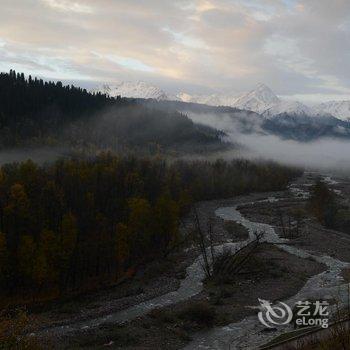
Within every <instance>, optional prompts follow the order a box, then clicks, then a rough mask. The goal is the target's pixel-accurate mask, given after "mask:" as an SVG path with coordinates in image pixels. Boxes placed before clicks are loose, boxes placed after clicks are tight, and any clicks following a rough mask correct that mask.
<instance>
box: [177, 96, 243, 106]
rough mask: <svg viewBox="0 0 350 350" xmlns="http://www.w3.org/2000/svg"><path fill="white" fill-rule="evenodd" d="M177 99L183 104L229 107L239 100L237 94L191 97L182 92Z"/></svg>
mask: <svg viewBox="0 0 350 350" xmlns="http://www.w3.org/2000/svg"><path fill="white" fill-rule="evenodd" d="M176 99H177V100H179V101H183V102H192V103H200V104H205V105H209V106H229V107H231V106H232V105H233V103H234V101H235V100H236V99H237V95H235V94H212V95H190V94H187V93H186V92H181V93H179V94H177V95H176Z"/></svg>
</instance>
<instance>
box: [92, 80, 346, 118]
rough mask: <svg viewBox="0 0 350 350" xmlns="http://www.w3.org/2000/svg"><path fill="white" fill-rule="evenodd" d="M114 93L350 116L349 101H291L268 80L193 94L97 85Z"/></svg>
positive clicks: (271, 112)
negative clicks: (247, 86) (230, 89)
mask: <svg viewBox="0 0 350 350" xmlns="http://www.w3.org/2000/svg"><path fill="white" fill-rule="evenodd" d="M96 91H100V92H102V93H106V94H108V95H110V96H112V97H115V96H122V97H128V98H144V99H154V100H158V101H161V100H172V101H182V102H192V103H199V104H205V105H209V106H228V107H235V108H238V109H244V110H249V111H253V112H256V113H258V114H260V115H262V116H264V117H265V118H273V117H275V116H278V115H282V114H288V115H293V116H320V115H332V116H334V117H336V118H338V119H341V120H349V119H350V101H330V102H325V103H321V104H319V105H316V106H314V107H308V106H307V105H305V104H303V103H301V102H298V101H289V100H283V99H281V98H279V97H278V96H277V95H276V94H275V93H274V92H273V91H272V90H271V89H270V88H269V87H268V86H266V85H265V84H258V85H257V87H256V88H255V89H253V90H251V91H249V92H247V93H243V94H241V95H237V94H235V93H226V94H219V93H218V94H211V95H191V94H188V93H185V92H181V93H179V94H177V95H176V96H175V95H171V94H168V93H167V92H165V91H163V90H162V89H160V88H159V87H157V86H153V85H150V84H148V83H145V82H143V81H139V82H130V81H126V82H120V83H115V84H111V85H108V84H104V85H102V86H99V87H98V88H96V89H94V90H93V92H96Z"/></svg>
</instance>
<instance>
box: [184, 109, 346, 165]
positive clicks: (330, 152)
mask: <svg viewBox="0 0 350 350" xmlns="http://www.w3.org/2000/svg"><path fill="white" fill-rule="evenodd" d="M186 114H187V115H188V116H189V117H190V118H191V119H192V120H193V121H194V122H196V123H202V124H205V125H208V126H211V127H214V128H216V129H219V130H223V131H225V132H226V134H227V135H228V139H229V140H231V141H234V142H237V143H239V144H240V145H241V146H242V149H241V150H240V151H239V152H238V154H239V156H241V157H248V158H267V159H272V160H275V161H278V162H282V163H285V164H290V165H297V166H302V167H306V168H311V169H320V170H329V171H350V140H349V141H346V140H339V139H322V140H319V141H313V142H298V141H293V140H282V139H280V138H279V137H277V136H273V135H266V134H264V133H263V132H262V129H261V128H260V126H259V122H256V120H255V121H254V123H252V124H251V126H252V127H253V129H254V130H255V132H254V133H250V134H247V133H244V130H242V125H241V122H238V121H233V120H232V118H230V117H229V116H228V115H225V114H221V115H219V116H218V115H215V114H209V113H208V114H195V113H192V112H189V113H186ZM242 117H244V116H242ZM225 156H227V155H225Z"/></svg>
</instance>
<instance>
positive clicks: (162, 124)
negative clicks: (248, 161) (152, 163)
mask: <svg viewBox="0 0 350 350" xmlns="http://www.w3.org/2000/svg"><path fill="white" fill-rule="evenodd" d="M220 136H221V134H220V132H218V131H216V130H214V129H211V128H209V127H205V126H201V125H196V124H194V123H193V122H192V121H191V120H190V119H189V118H188V117H186V116H185V115H183V114H181V113H178V112H175V111H161V110H157V109H155V108H153V107H146V106H144V105H142V104H139V103H137V102H136V101H134V100H131V99H125V98H120V97H117V98H111V97H108V96H106V95H104V94H101V93H96V94H92V93H89V92H87V91H86V90H85V89H81V88H78V87H74V86H72V85H67V86H63V85H62V83H61V82H50V81H49V82H46V81H43V80H42V79H37V78H34V79H33V78H32V77H31V76H29V77H28V79H26V78H25V76H24V74H23V73H21V74H20V73H16V72H15V71H13V70H11V71H10V73H0V148H11V147H16V146H35V147H40V146H44V145H45V146H64V147H65V148H69V149H74V150H78V151H83V152H85V151H89V152H91V153H93V152H95V151H96V150H100V149H105V150H106V149H110V150H114V151H118V152H125V151H134V150H137V151H144V153H153V154H154V153H159V151H162V150H164V149H165V150H169V149H171V150H172V151H184V150H186V151H202V152H203V151H207V150H208V148H210V147H211V148H215V149H217V148H218V147H219V148H222V147H223V146H224V145H223V143H222V142H221V139H220ZM146 151H147V152H146Z"/></svg>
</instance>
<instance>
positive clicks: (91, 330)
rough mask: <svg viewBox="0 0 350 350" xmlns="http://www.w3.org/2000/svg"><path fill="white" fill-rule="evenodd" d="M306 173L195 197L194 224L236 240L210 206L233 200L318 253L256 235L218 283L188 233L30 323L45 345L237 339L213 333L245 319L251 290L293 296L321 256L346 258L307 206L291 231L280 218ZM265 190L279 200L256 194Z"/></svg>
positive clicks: (346, 245) (296, 203) (344, 247)
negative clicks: (155, 256) (280, 185)
mask: <svg viewBox="0 0 350 350" xmlns="http://www.w3.org/2000/svg"><path fill="white" fill-rule="evenodd" d="M315 177H316V174H310V173H309V174H306V175H304V176H303V177H302V178H300V179H299V180H298V181H297V182H296V183H295V184H293V186H292V187H291V188H290V189H289V190H288V191H285V192H278V193H276V192H274V193H261V194H252V195H249V196H240V197H237V198H235V199H232V200H217V201H208V202H201V203H198V205H197V212H198V216H199V221H200V225H201V227H203V228H205V227H207V225H208V222H209V221H210V222H211V223H212V227H213V239H214V244H215V245H222V244H226V245H227V244H229V245H230V244H235V242H240V241H242V242H243V241H245V240H246V239H247V238H248V236H249V232H248V231H247V229H246V228H245V227H244V225H243V226H242V225H238V224H237V223H232V222H231V224H230V222H229V221H227V220H223V219H222V218H220V217H219V216H218V215H217V213H218V211H217V210H218V208H223V207H224V208H228V207H235V206H237V205H239V206H238V207H237V210H239V212H240V213H241V214H242V216H243V217H244V218H247V219H248V220H250V221H252V222H259V223H264V224H268V225H270V226H271V227H273V228H274V230H275V232H276V233H277V235H278V236H279V237H281V238H287V239H288V241H287V242H286V243H285V244H284V246H290V247H291V249H294V250H295V249H297V250H298V249H300V250H302V251H306V252H310V253H312V254H313V256H314V257H315V256H316V257H320V259H317V258H316V259H315V258H312V257H306V258H305V256H300V257H298V256H296V255H294V254H292V253H289V252H288V249H289V248H288V249H287V250H286V249H281V248H282V246H281V247H280V246H279V244H277V243H276V244H275V243H274V244H272V243H271V242H267V243H263V244H262V245H261V246H260V247H259V248H258V250H257V251H256V252H255V253H254V256H253V258H252V259H251V260H250V261H249V263H248V266H247V267H246V268H245V269H246V270H245V273H242V274H239V275H237V276H236V277H235V280H234V282H233V283H232V284H226V285H224V286H217V285H215V284H213V283H211V282H210V281H205V282H204V283H202V282H201V280H202V278H203V277H204V276H202V275H203V272H200V269H199V268H200V263H199V262H197V260H198V259H197V257H198V255H199V251H198V249H197V247H196V246H195V245H194V244H192V243H189V244H188V245H187V247H185V248H184V249H183V250H182V251H181V252H178V253H176V254H173V255H172V256H170V257H169V258H167V260H165V261H162V262H158V263H155V264H153V265H151V266H149V267H148V268H147V269H143V270H140V271H139V272H138V273H137V275H136V277H135V278H134V279H133V280H131V281H128V282H125V283H124V284H123V285H120V286H115V287H113V288H110V289H109V290H106V291H103V292H99V293H94V294H91V295H88V296H84V297H80V298H77V299H76V300H72V301H70V302H69V303H63V304H60V305H56V306H55V307H51V308H50V309H49V310H48V311H45V312H40V313H37V314H36V315H35V318H36V321H37V324H39V326H37V327H38V328H37V329H33V333H35V334H36V335H38V336H39V337H40V339H41V340H42V341H44V342H47V344H48V346H49V347H50V348H57V349H76V348H86V349H99V348H105V347H107V348H113V349H181V348H183V347H185V346H186V345H187V346H188V347H187V349H198V348H201V346H203V348H208V349H214V348H216V349H227V348H228V345H229V344H230V343H231V342H232V340H234V341H235V342H237V338H238V336H241V333H240V332H238V331H237V334H235V333H234V331H231V333H230V336H227V334H225V335H224V336H223V337H222V338H221V339H217V340H215V337H216V336H217V334H220V333H219V332H218V330H220V329H222V327H223V326H225V325H235V324H236V323H237V322H241V321H242V320H243V322H244V320H246V319H250V320H251V319H252V318H249V317H253V318H256V313H257V311H256V308H254V306H256V305H257V304H258V298H260V299H266V300H270V301H277V300H286V299H288V298H290V297H292V296H294V295H295V294H297V293H298V292H299V291H300V290H301V289H302V288H303V286H305V283H306V282H307V281H309V280H310V278H311V277H312V276H318V275H321V274H322V272H326V271H327V269H328V268H329V267H328V266H326V265H325V264H324V263H322V261H320V260H322V259H321V258H322V256H325V255H327V256H329V257H332V258H334V259H339V260H341V261H342V262H344V264H345V265H346V263H348V262H350V236H349V235H347V234H343V233H341V232H337V231H332V230H326V229H324V228H323V227H321V225H320V224H319V223H318V222H317V221H316V220H315V219H313V218H311V217H310V216H308V215H306V216H305V217H303V218H302V220H300V223H299V225H298V232H296V231H295V230H294V231H293V232H291V230H289V231H288V225H289V223H290V222H292V224H293V221H294V218H293V217H292V214H291V213H295V212H296V211H297V210H300V209H302V208H303V207H304V206H305V201H306V199H305V197H304V195H305V193H306V191H307V190H308V188H309V186H310V184H311V183H312V182H313V180H314V179H315ZM331 187H332V188H333V189H335V190H338V191H341V193H342V195H343V196H344V197H345V198H344V200H346V198H347V197H348V195H349V193H350V183H349V182H346V180H344V179H343V180H342V181H341V182H339V183H331ZM303 191H305V192H303ZM338 193H339V192H338ZM271 196H274V197H275V198H279V200H278V201H275V200H270V201H269V200H267V201H266V200H264V199H267V198H269V197H271ZM249 203H253V204H249ZM281 217H282V218H284V219H282V220H283V222H281ZM289 217H291V219H290V220H289V219H288V218H289ZM184 226H185V227H184V233H186V234H188V233H189V232H191V229H193V227H194V222H193V219H192V218H188V219H187V220H186V222H185V224H184ZM294 226H295V223H294ZM238 244H239V243H238ZM196 262H197V265H196ZM345 265H344V266H345ZM186 269H187V272H186ZM189 269H190V270H189ZM191 269H192V270H191ZM194 269H197V270H194ZM186 273H187V277H186ZM191 273H192V274H193V275H196V274H197V276H194V278H193V280H190V281H189V282H191V283H192V284H193V286H192V285H191V284H189V285H188V288H190V289H191V288H192V287H193V291H190V292H188V291H186V292H185V293H182V292H181V290H182V289H181V288H184V281H185V282H186V281H187V280H188V275H189V274H191ZM342 276H343V277H345V278H347V276H349V269H348V268H343V271H342ZM341 282H342V281H339V283H341ZM172 291H180V292H174V293H172ZM181 293H182V294H181ZM186 293H187V294H186ZM164 295H165V297H162V296H164ZM166 296H169V300H167V297H166ZM237 329H238V328H237ZM275 331H276V330H274V329H272V331H269V332H267V330H266V329H259V331H258V333H257V338H259V334H261V338H262V339H265V338H266V337H267V338H271V337H273V336H274V332H275ZM259 332H260V333H259ZM276 333H278V332H276ZM254 341H256V339H255V338H254ZM243 343H244V344H245V345H244V344H243V345H242V347H240V348H242V349H243V348H245V349H253V348H255V346H253V345H252V344H253V343H251V345H249V344H248V345H247V344H246V343H245V342H243ZM213 344H217V345H215V347H214V346H213ZM206 345H207V346H206ZM225 346H226V347H225Z"/></svg>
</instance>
